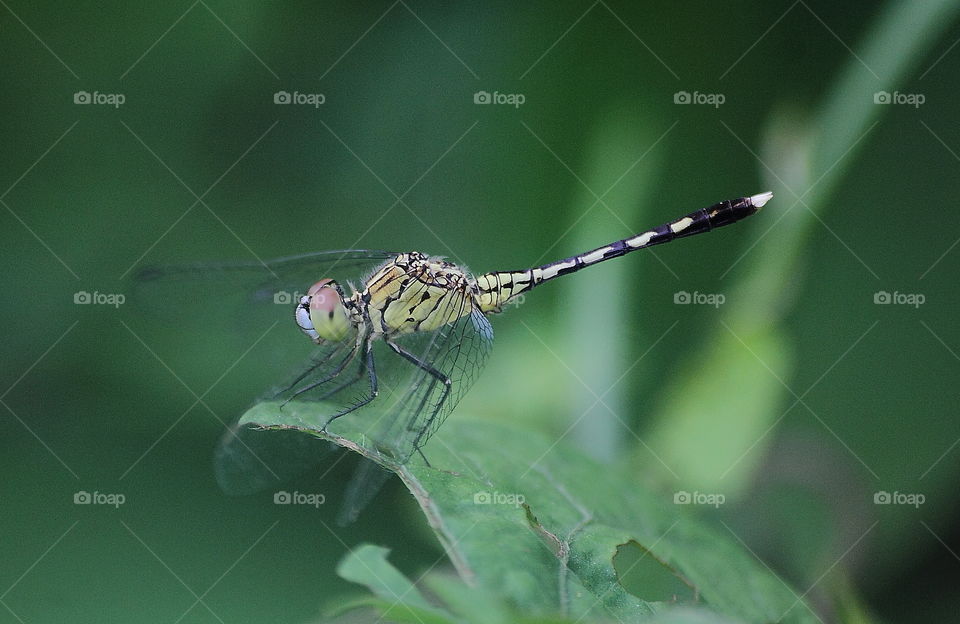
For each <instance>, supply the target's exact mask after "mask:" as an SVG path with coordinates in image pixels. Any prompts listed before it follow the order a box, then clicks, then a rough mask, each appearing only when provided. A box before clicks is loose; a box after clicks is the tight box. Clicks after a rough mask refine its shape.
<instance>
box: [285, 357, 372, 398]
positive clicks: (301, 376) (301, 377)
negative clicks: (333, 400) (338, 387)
mask: <svg viewBox="0 0 960 624" xmlns="http://www.w3.org/2000/svg"><path fill="white" fill-rule="evenodd" d="M345 346H346V343H342V344H340V345H337V347H336V348H335V349H333V350H332V351H330V353H328V354H326V355H325V356H323V357H322V358H321V359H319V360H316V361H314V362H313V364H311V365H310V366H308V367H307V369H306V370H305V371H303V372H302V373H300V374H299V375H297V377H296V379H294V380H293V381H291V382H290V383H289V384H287V385H286V386H285V387H284V388H283V389H281V390H277V391H276V392H275V393H274V395H273V396H274V397H279V396H280V395H281V394H284V393H286V392H289V391H290V390H292V389H293V387H294V386H295V385H297V384H298V383H300V382H301V381H303V380H304V379H305V378H306V377H307V376H308V375H310V374H311V373H312V372H313V371H315V370H317V369H318V368H320V367H321V366H324V365H325V364H327V363H328V362H329V361H330V360H332V359H333V357H334V356H335V355H337V354H338V353H340V352H341V351H342V350H343V347H345ZM356 348H357V345H356V344H354V346H353V347H350V349H349V350H348V351H347V355H346V357H345V358H344V359H343V361H341V362H340V364H339V365H338V366H337V368H336V369H334V371H333V372H332V373H329V374H328V375H327V376H326V377H325V378H323V379H322V380H320V381H318V382H316V384H315V385H311V386H310V387H309V388H307V389H308V390H309V389H312V388H315V387H316V386H317V385H322V384H325V383H327V382H328V381H330V380H331V379H333V378H334V377H336V376H337V375H339V374H340V372H341V371H343V369H344V368H345V367H346V366H347V364H348V363H349V362H350V360H351V359H352V358H353V356H354V355H355V351H356ZM303 391H304V390H300V391H297V393H296V394H294V396H297V394H300V393H301V392H303ZM328 396H329V395H328ZM291 398H292V397H291ZM288 400H289V399H288ZM284 404H286V402H285V403H284Z"/></svg>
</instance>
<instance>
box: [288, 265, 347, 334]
mask: <svg viewBox="0 0 960 624" xmlns="http://www.w3.org/2000/svg"><path fill="white" fill-rule="evenodd" d="M296 318H297V325H298V326H299V327H300V330H301V331H302V332H303V333H304V334H306V335H307V336H308V337H310V339H311V340H313V341H314V342H316V343H317V344H319V343H321V342H323V341H332V342H338V341H340V340H343V339H344V338H346V337H347V336H349V335H350V330H351V329H352V328H353V325H352V324H351V322H350V317H349V316H348V315H347V308H346V306H345V305H344V302H343V291H341V290H340V285H339V284H337V283H336V282H335V281H333V280H332V279H322V280H320V281H319V282H317V283H316V284H314V285H313V286H311V287H310V289H309V290H307V294H306V295H304V296H303V297H300V301H299V302H298V303H297V311H296Z"/></svg>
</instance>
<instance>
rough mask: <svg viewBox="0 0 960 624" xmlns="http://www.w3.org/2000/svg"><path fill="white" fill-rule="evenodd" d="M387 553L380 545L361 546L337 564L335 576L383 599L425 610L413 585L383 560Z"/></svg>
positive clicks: (423, 599) (425, 606)
mask: <svg viewBox="0 0 960 624" xmlns="http://www.w3.org/2000/svg"><path fill="white" fill-rule="evenodd" d="M389 553H390V550H389V549H388V548H383V547H382V546H374V545H372V544H361V545H360V546H358V547H357V548H356V549H354V550H353V551H351V552H350V554H348V555H347V556H346V557H345V558H344V559H343V561H341V562H340V565H338V566H337V574H339V575H340V576H341V577H343V578H345V579H346V580H348V581H353V582H354V583H361V584H363V585H366V586H367V587H368V588H369V589H370V591H372V592H373V593H374V595H376V596H379V597H380V598H383V599H384V600H393V601H396V602H398V603H400V602H403V603H404V604H408V605H413V606H416V607H421V608H426V609H429V608H430V603H429V602H427V600H426V598H424V597H423V596H422V595H421V594H420V591H419V590H418V589H417V588H416V587H415V586H414V584H413V583H411V582H410V581H409V580H407V577H405V576H404V575H403V574H402V573H401V572H400V571H399V570H397V569H396V568H394V567H393V566H392V565H390V563H389V562H388V561H387V555H388V554H389Z"/></svg>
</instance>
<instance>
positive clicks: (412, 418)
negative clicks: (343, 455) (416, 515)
mask: <svg viewBox="0 0 960 624" xmlns="http://www.w3.org/2000/svg"><path fill="white" fill-rule="evenodd" d="M465 305H466V306H470V307H469V309H464V310H461V311H460V312H462V313H463V316H461V318H460V319H459V320H458V321H457V322H455V323H452V324H450V325H446V326H444V327H441V328H439V329H437V330H436V331H434V332H430V333H429V334H427V335H424V336H420V335H418V334H408V335H404V336H400V337H399V338H397V340H396V342H397V344H398V346H400V347H401V348H403V349H404V350H406V351H407V352H408V353H410V354H412V355H415V356H416V359H417V360H419V362H420V364H421V366H418V365H416V364H414V363H413V362H410V361H409V360H405V359H403V358H402V356H400V355H398V354H396V353H393V352H391V353H389V354H388V355H390V356H392V357H391V359H392V360H394V361H395V362H393V363H392V364H393V365H396V364H403V365H406V366H407V367H408V368H411V369H412V370H413V371H414V372H413V374H412V378H411V379H410V382H409V383H408V384H406V385H405V387H404V389H403V390H402V392H401V393H400V394H399V396H398V397H397V400H396V401H395V403H394V405H393V406H392V408H391V409H390V413H389V415H388V416H387V419H386V422H385V428H384V429H382V430H381V431H380V432H379V433H378V434H377V436H376V438H377V442H378V444H379V445H380V450H381V451H385V452H387V453H390V454H392V455H394V456H395V459H396V460H398V461H400V462H401V463H403V462H406V461H407V460H408V459H409V458H410V456H411V455H412V454H413V453H414V452H416V451H419V450H420V449H421V448H422V446H423V445H424V444H425V443H426V442H427V440H428V439H429V438H430V437H431V436H432V435H433V434H434V433H436V431H437V429H438V428H439V427H440V425H442V424H443V422H444V420H446V418H447V416H449V415H450V413H451V412H452V411H453V409H454V408H455V407H456V406H457V404H458V403H459V402H460V399H461V398H462V397H463V396H464V395H465V394H466V393H467V391H468V390H469V389H470V387H471V386H473V384H474V382H475V381H476V380H477V378H478V377H479V376H480V372H481V370H482V369H483V366H484V365H485V364H486V362H487V359H488V358H489V356H490V351H491V350H492V347H493V327H491V325H490V321H488V320H487V318H486V317H485V316H484V315H483V314H482V313H481V312H480V311H479V310H476V309H474V308H473V307H472V305H471V304H470V303H469V302H467V303H466V304H465ZM397 361H398V362H397ZM448 380H449V382H448Z"/></svg>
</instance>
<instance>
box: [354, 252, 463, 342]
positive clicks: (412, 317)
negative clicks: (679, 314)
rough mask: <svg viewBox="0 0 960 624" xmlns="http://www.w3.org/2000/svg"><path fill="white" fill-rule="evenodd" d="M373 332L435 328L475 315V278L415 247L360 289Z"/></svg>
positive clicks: (390, 263)
mask: <svg viewBox="0 0 960 624" xmlns="http://www.w3.org/2000/svg"><path fill="white" fill-rule="evenodd" d="M356 297H357V298H358V304H359V305H361V306H365V309H366V313H367V315H368V316H367V317H368V318H369V319H370V323H371V329H372V331H373V332H374V333H381V334H385V335H387V336H390V335H394V334H406V333H411V332H417V331H433V330H435V329H438V328H440V327H442V326H444V325H448V324H450V323H453V322H455V321H457V320H458V319H460V318H462V317H463V316H466V315H468V314H470V312H472V311H473V307H474V303H473V296H472V294H471V280H470V278H469V276H468V275H467V273H466V272H465V271H463V270H462V269H460V268H459V267H457V266H456V265H455V264H453V263H451V262H447V261H446V260H442V259H440V258H432V257H430V256H427V255H425V254H422V253H419V252H416V251H413V252H409V253H403V254H399V255H398V256H397V257H396V258H394V259H393V260H390V261H389V262H387V263H386V264H384V265H383V266H382V267H380V268H379V269H378V270H377V271H376V272H374V274H373V275H372V276H370V278H369V279H368V280H367V281H366V284H365V288H364V290H363V291H361V292H360V293H357V295H356Z"/></svg>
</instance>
